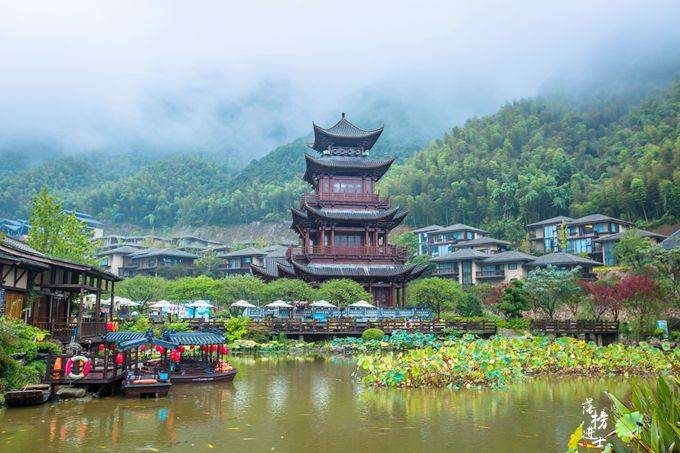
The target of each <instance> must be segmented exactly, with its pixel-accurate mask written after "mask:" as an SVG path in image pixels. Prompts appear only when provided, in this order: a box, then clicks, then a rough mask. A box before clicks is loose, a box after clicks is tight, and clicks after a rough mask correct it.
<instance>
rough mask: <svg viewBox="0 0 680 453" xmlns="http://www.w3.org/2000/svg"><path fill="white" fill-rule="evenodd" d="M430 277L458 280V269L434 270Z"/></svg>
mask: <svg viewBox="0 0 680 453" xmlns="http://www.w3.org/2000/svg"><path fill="white" fill-rule="evenodd" d="M432 275H434V276H436V277H451V278H455V279H457V278H458V269H435V270H433V271H432Z"/></svg>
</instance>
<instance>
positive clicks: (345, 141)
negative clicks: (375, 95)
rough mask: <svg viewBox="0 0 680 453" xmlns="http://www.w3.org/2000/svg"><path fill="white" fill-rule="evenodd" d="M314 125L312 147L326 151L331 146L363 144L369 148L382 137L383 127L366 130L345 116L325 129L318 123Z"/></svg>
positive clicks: (365, 147)
mask: <svg viewBox="0 0 680 453" xmlns="http://www.w3.org/2000/svg"><path fill="white" fill-rule="evenodd" d="M313 126H314V144H312V148H314V149H315V150H317V151H324V150H325V149H327V148H328V147H329V146H333V145H337V146H363V148H364V149H366V150H369V149H371V148H372V147H373V145H374V144H375V142H376V141H377V140H378V138H379V137H380V134H381V133H382V131H383V128H382V127H381V128H380V129H375V130H372V131H366V130H363V129H360V128H358V127H356V126H355V125H354V124H352V123H350V122H349V121H347V120H346V119H345V116H344V114H343V117H342V118H341V119H340V121H338V122H337V123H335V124H334V125H333V126H331V127H329V128H328V129H324V128H322V127H320V126H318V125H316V124H313Z"/></svg>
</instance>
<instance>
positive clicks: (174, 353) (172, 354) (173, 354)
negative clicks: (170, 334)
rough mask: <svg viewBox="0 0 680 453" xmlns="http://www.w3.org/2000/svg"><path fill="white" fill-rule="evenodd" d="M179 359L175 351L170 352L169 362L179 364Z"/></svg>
mask: <svg viewBox="0 0 680 453" xmlns="http://www.w3.org/2000/svg"><path fill="white" fill-rule="evenodd" d="M180 358H181V355H180V353H179V351H178V350H177V349H173V350H172V352H170V360H172V361H173V362H179V360H180Z"/></svg>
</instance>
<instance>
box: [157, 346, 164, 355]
mask: <svg viewBox="0 0 680 453" xmlns="http://www.w3.org/2000/svg"><path fill="white" fill-rule="evenodd" d="M158 352H159V353H160V354H161V355H165V348H164V347H163V346H159V347H158Z"/></svg>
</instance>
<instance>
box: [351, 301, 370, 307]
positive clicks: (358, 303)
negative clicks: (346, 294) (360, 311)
mask: <svg viewBox="0 0 680 453" xmlns="http://www.w3.org/2000/svg"><path fill="white" fill-rule="evenodd" d="M349 306H350V307H352V308H376V306H375V305H371V304H369V303H368V302H366V301H365V300H360V301H358V302H354V303H353V304H349Z"/></svg>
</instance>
